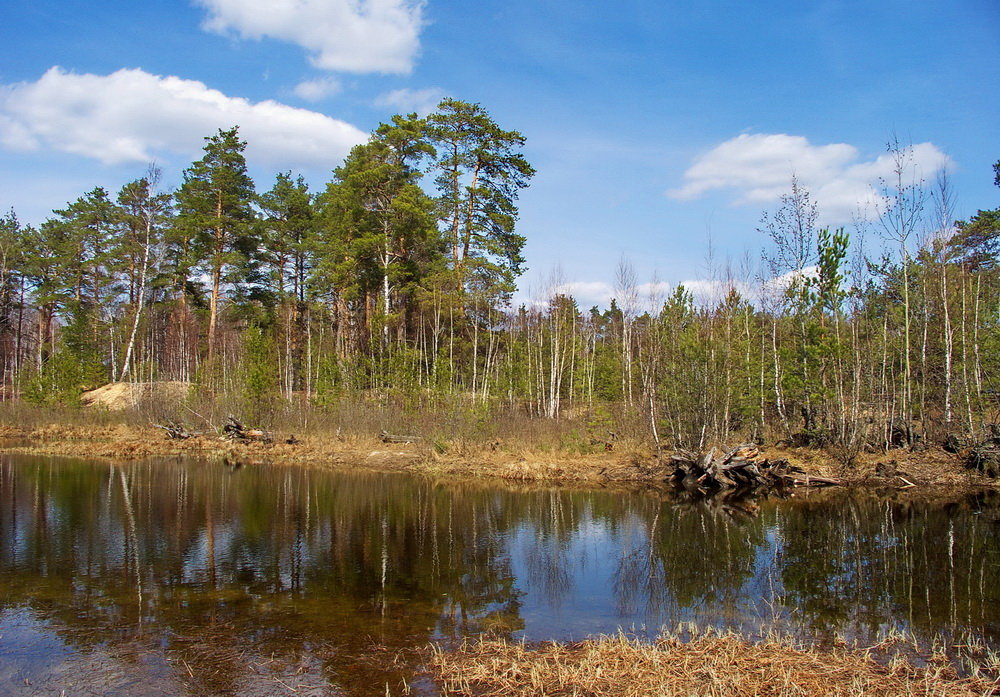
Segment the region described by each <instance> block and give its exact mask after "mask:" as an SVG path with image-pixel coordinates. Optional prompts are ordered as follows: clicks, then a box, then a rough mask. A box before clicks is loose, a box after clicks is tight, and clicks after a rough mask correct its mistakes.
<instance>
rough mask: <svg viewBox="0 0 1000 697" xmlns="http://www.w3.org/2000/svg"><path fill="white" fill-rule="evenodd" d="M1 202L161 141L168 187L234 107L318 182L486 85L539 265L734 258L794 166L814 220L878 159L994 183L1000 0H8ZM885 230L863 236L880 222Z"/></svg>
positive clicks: (119, 162) (967, 182) (930, 173)
mask: <svg viewBox="0 0 1000 697" xmlns="http://www.w3.org/2000/svg"><path fill="white" fill-rule="evenodd" d="M0 40H2V45H3V46H4V59H3V61H2V62H0V207H2V208H4V209H7V208H11V207H13V208H14V210H15V211H16V212H17V213H18V215H19V216H20V217H21V218H22V220H25V221H27V222H31V223H38V222H40V221H41V220H42V219H44V218H45V217H46V215H48V212H49V211H50V210H51V209H53V208H57V207H61V206H63V205H64V204H65V203H66V202H67V201H68V200H72V199H75V198H76V197H77V196H79V195H80V194H82V193H84V192H85V191H87V190H89V189H91V188H93V187H94V186H98V185H100V186H105V187H106V188H109V189H117V187H119V186H120V185H121V184H122V183H124V182H125V181H128V180H130V179H134V178H136V177H138V176H141V175H142V174H143V173H144V171H145V169H146V163H147V162H149V161H150V160H155V161H156V162H157V163H158V164H159V165H160V166H161V167H162V169H163V172H164V183H165V184H166V185H176V184H177V183H178V182H179V181H180V173H181V171H182V170H183V168H184V167H185V166H186V165H188V164H189V163H190V162H191V161H192V160H193V159H195V158H197V157H198V156H199V153H200V148H201V145H202V142H203V141H202V138H203V137H204V136H206V135H210V134H211V133H213V132H214V131H215V129H216V128H218V127H227V126H230V125H232V124H233V123H237V124H239V125H240V126H241V131H242V133H243V135H244V137H245V138H247V140H248V141H250V148H249V149H248V159H249V161H250V164H251V167H252V173H253V174H254V176H255V179H256V180H257V183H258V188H260V189H266V188H269V187H270V184H271V182H272V180H273V176H274V174H275V173H276V172H277V171H280V170H286V169H290V170H293V171H295V172H301V173H303V174H304V175H305V176H306V178H307V179H308V180H309V181H310V182H311V183H312V185H313V186H314V188H317V189H318V188H321V187H322V186H323V184H324V183H325V182H326V181H327V180H328V179H329V174H330V171H331V170H332V169H333V168H334V167H335V166H337V164H339V162H340V160H341V158H342V157H343V155H344V154H345V153H346V152H347V150H348V149H349V148H350V146H351V145H353V144H354V143H356V142H358V140H359V139H362V138H363V137H364V134H366V133H368V132H369V131H371V130H372V129H373V128H374V127H375V126H376V125H377V124H378V123H379V122H380V121H383V120H386V119H387V118H388V117H389V116H390V115H391V114H393V113H396V112H399V111H409V110H412V109H417V110H424V109H426V108H428V105H431V104H433V103H434V102H435V101H436V100H437V99H439V98H440V97H442V96H445V95H447V96H453V97H455V98H457V99H463V100H467V101H475V102H480V103H482V104H483V105H484V106H485V107H486V108H487V109H488V110H489V111H490V113H491V114H493V116H494V118H495V119H496V120H497V122H498V123H500V124H501V126H503V127H505V128H510V129H516V130H519V131H521V132H522V133H523V134H524V135H525V136H526V137H527V139H528V141H527V146H526V155H527V157H528V159H529V161H530V162H531V163H532V164H533V165H535V167H536V168H537V170H538V175H537V176H536V178H535V179H534V181H533V182H532V186H531V187H530V188H529V189H528V190H526V191H525V192H524V193H523V195H522V200H521V222H520V225H521V232H522V233H523V234H524V235H526V236H527V238H528V244H527V247H526V250H525V254H526V256H527V259H528V266H529V267H530V270H529V272H528V273H527V274H526V275H525V277H524V279H523V281H522V284H521V285H522V292H521V297H527V296H529V295H539V294H541V293H543V292H544V288H546V287H547V286H548V285H551V283H552V282H553V279H555V281H557V282H559V283H562V284H569V285H568V286H567V287H568V288H569V289H570V290H572V291H574V293H575V294H576V295H577V296H578V298H579V299H580V300H581V303H582V304H585V305H586V304H591V303H593V302H603V301H604V300H606V298H607V296H608V294H609V293H610V292H611V288H612V287H613V285H614V282H615V271H616V267H617V266H618V264H619V261H620V260H621V259H623V258H624V259H627V260H629V261H630V262H631V264H632V265H633V266H634V268H635V272H636V274H637V275H638V279H639V281H640V282H649V281H652V280H653V279H654V278H655V279H657V280H659V281H661V282H664V283H667V284H676V283H679V282H684V281H688V282H690V281H692V280H703V279H705V278H707V277H708V276H709V271H708V268H707V262H706V257H707V254H708V248H709V241H708V240H709V239H710V238H711V240H712V247H713V249H714V255H715V258H716V259H717V261H718V262H719V263H720V264H724V263H725V260H726V259H727V258H728V259H730V260H731V263H732V264H733V265H734V266H738V265H739V264H740V260H741V259H742V258H743V257H744V256H746V255H748V254H749V256H750V257H751V258H753V259H756V258H757V257H758V256H759V251H760V249H761V247H762V246H763V245H764V244H765V240H764V239H763V238H762V236H761V235H760V234H759V233H758V232H756V227H757V225H758V221H759V219H760V217H761V214H762V212H763V211H764V210H767V209H773V208H774V207H775V205H776V203H777V199H778V197H779V196H780V194H781V193H782V192H783V191H786V190H787V188H788V183H789V181H790V178H791V175H792V173H793V172H795V173H796V175H797V176H798V177H799V179H800V180H802V181H803V182H804V184H805V185H806V186H807V187H808V188H809V189H810V191H811V192H812V193H813V196H814V198H815V199H817V201H818V203H819V205H820V211H821V216H822V220H823V222H824V223H826V224H829V225H842V224H848V225H849V224H850V222H851V220H852V218H854V217H856V215H857V214H856V210H857V206H858V201H859V200H864V199H865V198H870V197H871V196H872V192H871V186H872V184H873V183H875V182H876V181H877V179H878V177H879V176H883V175H885V174H887V166H888V164H887V160H886V158H885V145H886V142H887V141H888V140H889V139H890V138H891V137H892V136H893V134H895V135H896V136H898V137H899V139H900V140H901V141H902V142H904V143H906V144H912V145H913V150H912V163H913V167H914V172H915V173H916V174H915V176H921V177H923V178H925V179H927V180H933V179H934V177H935V175H936V173H937V172H938V171H939V170H941V169H942V168H947V169H948V170H949V172H950V177H951V182H952V184H953V187H954V191H955V194H956V196H957V205H956V211H955V212H956V215H957V216H959V217H967V216H968V215H970V214H972V213H974V212H975V210H976V209H978V208H993V207H996V206H997V205H1000V189H997V188H995V187H994V186H993V185H992V170H991V165H992V164H993V162H995V161H997V160H998V159H1000V138H998V133H1000V128H998V127H1000V117H998V114H1000V109H998V107H1000V99H998V96H997V95H998V92H1000V91H998V89H997V86H998V84H1000V80H998V78H1000V74H998V73H1000V70H998V67H997V66H1000V4H998V3H997V2H996V1H995V0H953V1H952V2H948V3H924V2H913V0H908V1H906V2H900V1H898V0H883V1H882V2H870V0H869V1H868V2H851V1H848V0H842V1H829V2H801V1H798V2H757V3H748V2H728V1H721V0H719V1H709V2H697V3H693V4H692V3H687V2H685V3H681V2H667V1H662V0H661V1H660V2H653V1H649V0H642V1H639V0H625V1H622V2H617V3H591V2H564V1H560V0H532V1H531V2H524V1H522V0H505V1H504V2H497V1H494V0H484V1H481V2H459V1H457V0H426V2H418V1H415V0H350V1H349V0H270V1H267V2H265V1H263V0H196V1H194V2H186V1H184V0H149V1H148V2H145V3H124V2H118V1H117V0H109V1H107V2H103V3H86V4H84V3H68V2H49V1H46V0H36V1H35V2H30V3H29V2H26V1H24V0H15V1H14V2H8V3H5V6H4V9H3V10H2V11H0ZM874 243H877V240H876V241H874V242H872V244H874Z"/></svg>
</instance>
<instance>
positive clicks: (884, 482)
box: [0, 423, 1000, 490]
mask: <svg viewBox="0 0 1000 697" xmlns="http://www.w3.org/2000/svg"><path fill="white" fill-rule="evenodd" d="M289 435H290V434H289ZM289 435H285V434H281V437H279V438H276V439H275V442H274V443H260V442H250V443H243V442H235V441H231V440H226V439H224V438H220V437H218V436H206V435H198V436H195V437H192V438H189V439H187V440H173V439H169V438H167V437H166V436H165V435H164V433H163V431H162V430H160V429H157V428H154V427H153V426H132V425H125V424H117V425H107V426H73V425H63V424H58V423H52V424H48V425H45V426H40V427H36V428H30V427H19V426H13V425H9V424H4V425H0V452H4V453H17V454H25V455H41V456H68V457H88V458H101V459H109V460H120V461H131V460H140V459H145V458H150V457H194V458H201V459H209V460H210V459H221V460H224V461H227V462H230V463H239V464H257V465H272V466H281V465H286V466H287V465H296V466H302V467H313V468H327V469H355V470H367V471H383V472H409V473H412V474H425V475H435V476H449V477H457V478H466V479H473V478H474V479H484V478H489V479H501V480H507V481H523V482H546V483H552V484H559V483H563V484H609V483H621V484H657V483H659V484H665V483H667V477H668V476H669V474H670V471H671V468H670V466H669V465H667V464H666V462H663V461H660V462H658V461H657V459H656V457H655V456H654V455H653V454H652V453H649V454H643V453H636V452H622V453H614V452H612V453H601V454H592V455H580V454H573V453H561V452H532V451H530V450H527V449H521V450H516V449H513V448H503V447H500V448H497V447H495V446H494V447H492V448H490V449H486V448H466V449H465V452H457V453H439V452H437V451H436V450H435V449H434V447H433V446H431V445H430V444H427V443H423V442H418V443H383V442H381V441H380V440H379V439H378V438H376V437H371V438H360V437H350V436H322V435H314V434H313V435H306V436H296V437H295V442H294V443H288V442H285V440H286V439H287V438H288V437H289ZM764 453H765V455H766V456H767V457H770V458H785V459H787V460H789V461H790V462H791V463H792V464H794V465H796V466H798V467H801V468H802V469H803V470H804V471H805V472H806V473H807V474H808V475H809V476H819V477H836V478H837V479H839V480H840V481H841V482H842V483H843V484H844V485H845V486H850V487H866V488H895V489H900V490H913V489H925V488H941V487H950V488H955V489H960V490H968V489H1000V479H991V478H989V477H986V476H985V475H983V474H981V473H979V472H977V471H975V470H972V469H969V468H967V467H966V466H965V464H964V463H963V462H962V460H961V458H960V457H959V456H958V455H954V454H951V453H947V452H945V451H944V450H942V449H940V448H928V449H926V450H923V451H919V452H916V451H912V450H909V449H897V450H891V451H888V452H885V453H864V454H863V456H862V457H860V458H859V459H858V461H857V462H856V463H854V464H853V465H851V466H849V467H845V466H844V465H842V464H840V463H838V462H836V460H835V459H834V458H833V457H832V456H830V455H829V454H828V453H826V452H824V451H821V450H817V449H811V448H773V447H772V448H767V449H764Z"/></svg>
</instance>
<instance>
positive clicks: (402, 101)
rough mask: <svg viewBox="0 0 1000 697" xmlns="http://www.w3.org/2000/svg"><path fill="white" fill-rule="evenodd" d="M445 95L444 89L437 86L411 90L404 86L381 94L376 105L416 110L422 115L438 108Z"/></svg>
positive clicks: (407, 111)
mask: <svg viewBox="0 0 1000 697" xmlns="http://www.w3.org/2000/svg"><path fill="white" fill-rule="evenodd" d="M444 97H445V94H444V91H443V90H439V89H438V88H437V87H428V88H427V89H422V90H411V89H407V88H405V87H404V88H403V89H399V90H393V91H391V92H386V93H385V94H381V95H379V96H378V97H377V98H376V99H375V106H377V107H380V108H383V109H384V108H393V109H397V110H399V112H401V113H410V112H413V111H415V112H416V113H417V114H419V115H420V116H427V114H429V113H431V112H432V111H434V110H435V109H436V108H437V105H438V104H440V103H441V100H442V99H444Z"/></svg>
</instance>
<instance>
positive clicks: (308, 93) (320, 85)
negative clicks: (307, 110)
mask: <svg viewBox="0 0 1000 697" xmlns="http://www.w3.org/2000/svg"><path fill="white" fill-rule="evenodd" d="M340 87H341V85H340V80H337V79H336V78H332V77H321V78H318V79H316V80H303V81H302V82H300V83H299V84H297V85H295V88H294V89H293V90H292V92H294V93H295V96H297V97H301V98H302V99H304V100H306V101H307V102H318V101H320V100H323V99H326V98H327V97H330V96H333V95H335V94H337V93H338V92H340Z"/></svg>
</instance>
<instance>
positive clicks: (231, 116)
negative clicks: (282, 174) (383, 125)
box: [0, 67, 366, 169]
mask: <svg viewBox="0 0 1000 697" xmlns="http://www.w3.org/2000/svg"><path fill="white" fill-rule="evenodd" d="M234 125H236V126H239V127H240V135H241V136H242V137H243V138H244V139H245V140H246V141H247V142H248V147H247V157H248V159H251V160H253V161H256V162H259V163H260V164H267V165H271V166H277V167H280V168H289V169H298V168H302V167H329V166H331V165H332V164H334V163H336V162H337V161H338V160H340V159H341V158H343V157H344V155H346V154H347V153H348V152H349V151H350V149H351V147H353V146H354V145H356V144H358V143H360V142H363V141H364V140H365V138H366V135H365V134H364V133H363V132H362V131H360V130H359V129H357V128H355V127H354V126H352V125H351V124H349V123H346V122H344V121H339V120H337V119H333V118H330V117H329V116H325V115H324V114H320V113H318V112H315V111H309V110H306V109H298V108H295V107H290V106H288V105H285V104H280V103H278V102H275V101H271V100H267V101H263V102H256V103H254V102H250V101H248V100H246V99H242V98H238V97H229V96H227V95H225V94H223V93H222V92H219V91H218V90H214V89H211V88H209V87H207V86H206V85H205V84H203V83H201V82H197V81H195V80H183V79H181V78H179V77H162V76H159V75H151V74H149V73H146V72H144V71H142V70H137V69H124V70H119V71H117V72H114V73H112V74H111V75H91V74H82V75H81V74H76V73H69V72H66V71H65V70H63V69H62V68H59V67H54V68H51V69H50V70H48V72H46V73H45V74H44V75H43V76H42V77H41V78H40V79H39V80H38V81H37V82H22V83H17V84H13V85H3V86H0V144H2V145H3V146H4V147H7V148H10V149H15V150H36V149H39V148H51V149H54V150H59V151H62V152H68V153H74V154H76V155H83V156H85V157H91V158H94V159H97V160H100V161H101V162H104V163H106V164H117V163H124V162H148V161H150V160H152V159H155V155H156V154H157V153H181V154H184V155H186V156H196V155H197V154H198V153H200V152H201V148H202V146H203V145H204V141H203V138H204V137H205V136H210V135H213V134H214V133H215V131H216V130H217V129H219V128H229V127H231V126H234Z"/></svg>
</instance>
